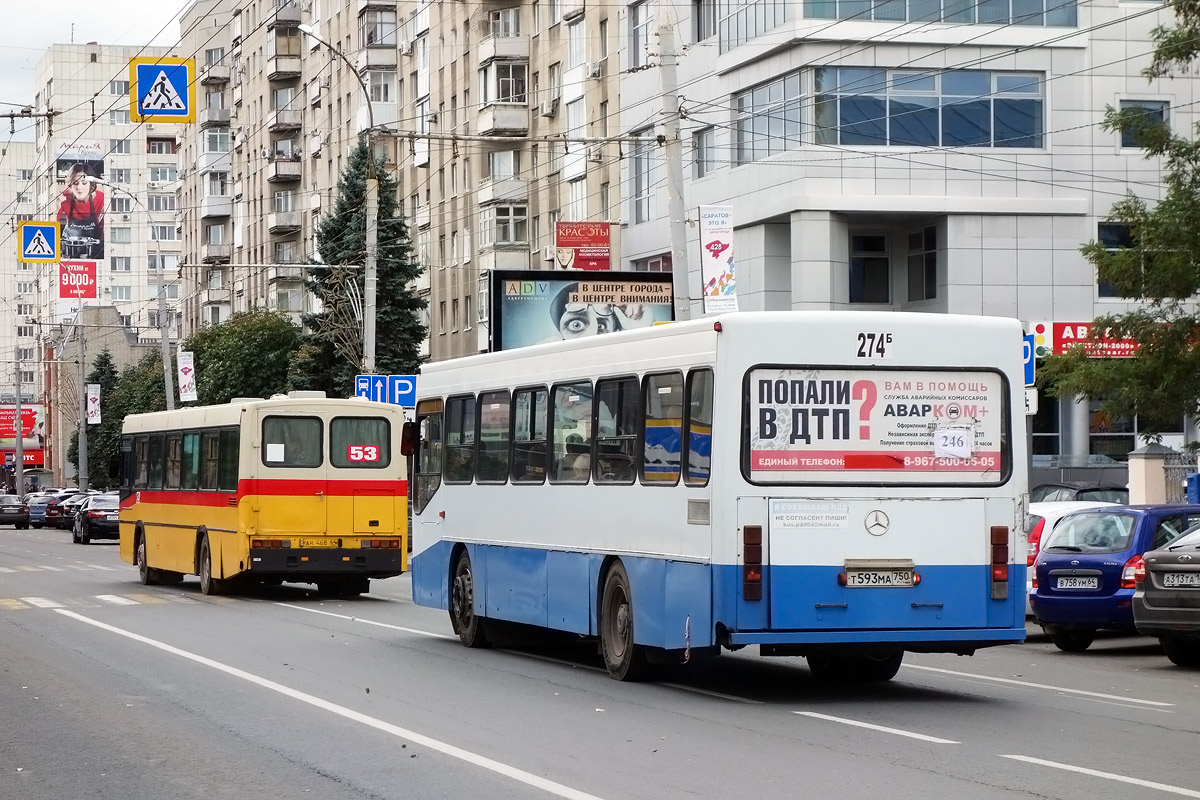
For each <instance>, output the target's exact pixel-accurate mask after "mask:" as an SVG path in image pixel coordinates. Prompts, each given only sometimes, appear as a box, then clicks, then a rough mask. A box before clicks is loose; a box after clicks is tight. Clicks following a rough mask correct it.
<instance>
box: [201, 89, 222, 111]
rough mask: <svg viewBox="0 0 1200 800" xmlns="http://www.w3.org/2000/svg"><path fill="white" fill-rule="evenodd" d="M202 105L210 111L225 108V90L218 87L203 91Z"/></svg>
mask: <svg viewBox="0 0 1200 800" xmlns="http://www.w3.org/2000/svg"><path fill="white" fill-rule="evenodd" d="M204 107H205V108H207V109H209V110H210V111H219V110H221V109H222V108H225V92H223V91H221V90H220V89H216V90H212V91H207V92H205V93H204Z"/></svg>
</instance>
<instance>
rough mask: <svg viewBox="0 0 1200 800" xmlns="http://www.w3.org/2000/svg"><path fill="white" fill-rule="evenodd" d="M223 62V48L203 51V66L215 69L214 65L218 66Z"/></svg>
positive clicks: (211, 48)
mask: <svg viewBox="0 0 1200 800" xmlns="http://www.w3.org/2000/svg"><path fill="white" fill-rule="evenodd" d="M224 60H225V48H224V47H210V48H209V49H208V50H205V51H204V65H205V66H208V67H215V66H216V65H218V64H220V63H221V62H222V61H224Z"/></svg>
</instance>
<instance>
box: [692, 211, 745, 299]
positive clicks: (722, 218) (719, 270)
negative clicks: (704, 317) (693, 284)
mask: <svg viewBox="0 0 1200 800" xmlns="http://www.w3.org/2000/svg"><path fill="white" fill-rule="evenodd" d="M700 279H701V281H702V282H703V283H704V313H705V314H719V313H721V312H722V311H737V310H738V304H737V281H736V280H735V279H734V255H733V206H700Z"/></svg>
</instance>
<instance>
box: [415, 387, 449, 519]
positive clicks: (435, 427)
mask: <svg viewBox="0 0 1200 800" xmlns="http://www.w3.org/2000/svg"><path fill="white" fill-rule="evenodd" d="M425 402H427V403H428V404H429V406H431V407H433V408H436V410H435V411H433V412H432V413H426V414H421V413H419V412H420V410H421V408H420V406H418V409H417V410H418V416H417V428H418V430H419V432H420V442H419V444H418V449H417V458H416V462H417V475H416V483H417V485H416V492H415V493H414V497H413V512H414V513H416V514H420V513H421V512H422V511H424V510H425V506H427V505H429V501H430V500H432V499H433V495H434V493H436V492H437V490H438V488H439V487H440V486H441V485H442V403H441V401H440V400H439V401H436V402H430V401H425Z"/></svg>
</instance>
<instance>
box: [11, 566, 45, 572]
mask: <svg viewBox="0 0 1200 800" xmlns="http://www.w3.org/2000/svg"><path fill="white" fill-rule="evenodd" d="M17 569H19V570H21V572H41V571H42V568H41V567H33V566H23V567H17Z"/></svg>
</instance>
